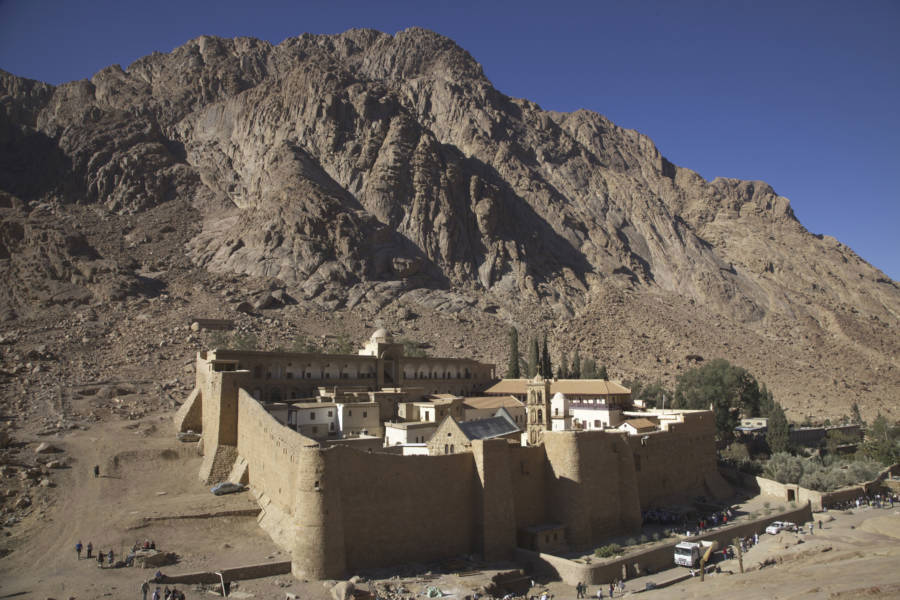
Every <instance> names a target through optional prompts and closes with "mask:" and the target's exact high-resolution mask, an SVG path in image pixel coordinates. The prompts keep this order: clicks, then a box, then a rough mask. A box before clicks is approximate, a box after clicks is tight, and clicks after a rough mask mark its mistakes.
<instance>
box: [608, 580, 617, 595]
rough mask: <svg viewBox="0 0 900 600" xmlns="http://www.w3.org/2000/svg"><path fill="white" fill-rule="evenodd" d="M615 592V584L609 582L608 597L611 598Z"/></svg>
mask: <svg viewBox="0 0 900 600" xmlns="http://www.w3.org/2000/svg"><path fill="white" fill-rule="evenodd" d="M615 591H616V584H615V583H613V582H612V581H610V582H609V597H610V598H612V597H613V593H614V592H615Z"/></svg>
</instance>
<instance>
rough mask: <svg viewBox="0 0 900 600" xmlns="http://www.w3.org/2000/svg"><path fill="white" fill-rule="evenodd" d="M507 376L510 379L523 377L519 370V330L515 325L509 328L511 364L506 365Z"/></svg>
mask: <svg viewBox="0 0 900 600" xmlns="http://www.w3.org/2000/svg"><path fill="white" fill-rule="evenodd" d="M506 377H507V378H509V379H518V378H519V377H521V373H520V371H519V330H518V329H516V328H515V327H510V328H509V364H508V365H507V367H506Z"/></svg>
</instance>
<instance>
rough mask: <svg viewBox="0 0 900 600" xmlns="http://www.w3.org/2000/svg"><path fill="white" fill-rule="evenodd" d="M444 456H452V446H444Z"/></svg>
mask: <svg viewBox="0 0 900 600" xmlns="http://www.w3.org/2000/svg"><path fill="white" fill-rule="evenodd" d="M444 454H450V446H449V445H448V444H444Z"/></svg>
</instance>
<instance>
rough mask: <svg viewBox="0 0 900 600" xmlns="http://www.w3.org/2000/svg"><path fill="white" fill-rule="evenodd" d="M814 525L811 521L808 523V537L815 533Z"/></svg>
mask: <svg viewBox="0 0 900 600" xmlns="http://www.w3.org/2000/svg"><path fill="white" fill-rule="evenodd" d="M814 525H815V523H813V522H812V521H810V522H809V535H813V531H815V527H814Z"/></svg>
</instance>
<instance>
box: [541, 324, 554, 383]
mask: <svg viewBox="0 0 900 600" xmlns="http://www.w3.org/2000/svg"><path fill="white" fill-rule="evenodd" d="M541 375H543V376H544V377H547V378H550V377H553V365H552V364H550V350H549V349H548V348H547V334H546V333H545V334H544V345H543V347H542V348H541Z"/></svg>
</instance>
